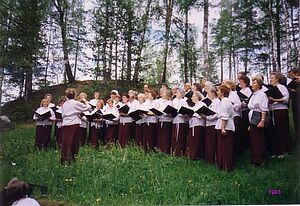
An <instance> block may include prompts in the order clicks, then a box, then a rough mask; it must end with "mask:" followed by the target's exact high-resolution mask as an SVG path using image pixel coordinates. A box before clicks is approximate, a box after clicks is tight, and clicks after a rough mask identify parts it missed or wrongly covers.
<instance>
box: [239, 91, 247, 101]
mask: <svg viewBox="0 0 300 206" xmlns="http://www.w3.org/2000/svg"><path fill="white" fill-rule="evenodd" d="M237 95H238V96H239V98H240V100H241V102H243V101H245V100H247V99H248V96H247V95H245V94H244V93H242V92H241V91H238V92H237Z"/></svg>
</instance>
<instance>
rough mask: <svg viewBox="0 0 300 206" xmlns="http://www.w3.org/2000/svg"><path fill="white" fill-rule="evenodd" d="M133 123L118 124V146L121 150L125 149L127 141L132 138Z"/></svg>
mask: <svg viewBox="0 0 300 206" xmlns="http://www.w3.org/2000/svg"><path fill="white" fill-rule="evenodd" d="M132 127H133V123H125V124H122V123H120V124H119V135H118V137H119V144H120V146H121V148H125V147H126V145H128V142H129V140H130V139H131V137H132Z"/></svg>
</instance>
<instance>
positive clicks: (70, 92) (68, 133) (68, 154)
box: [61, 88, 91, 164]
mask: <svg viewBox="0 0 300 206" xmlns="http://www.w3.org/2000/svg"><path fill="white" fill-rule="evenodd" d="M66 96H67V98H68V100H67V101H66V102H65V103H64V104H63V106H62V107H61V112H62V118H63V123H62V129H63V131H62V132H63V133H62V150H61V164H65V163H70V161H71V160H75V154H76V145H77V144H78V129H79V126H80V124H81V119H80V114H81V113H82V112H85V111H88V110H90V109H91V106H90V105H89V103H88V102H87V101H86V100H83V102H84V103H82V102H79V101H76V100H75V96H76V90H75V89H74V88H68V89H67V90H66Z"/></svg>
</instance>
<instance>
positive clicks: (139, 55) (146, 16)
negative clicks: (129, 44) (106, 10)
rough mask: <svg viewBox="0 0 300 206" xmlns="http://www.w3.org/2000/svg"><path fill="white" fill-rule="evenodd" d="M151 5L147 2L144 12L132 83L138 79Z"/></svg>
mask: <svg viewBox="0 0 300 206" xmlns="http://www.w3.org/2000/svg"><path fill="white" fill-rule="evenodd" d="M151 3H152V0H148V1H147V7H146V12H145V14H144V17H143V31H142V34H141V40H140V42H139V44H138V51H137V59H136V63H135V67H134V74H133V81H134V83H137V82H138V79H139V70H140V67H141V60H142V50H143V48H144V43H145V34H146V31H147V24H148V19H149V13H150V8H151Z"/></svg>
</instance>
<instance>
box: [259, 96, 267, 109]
mask: <svg viewBox="0 0 300 206" xmlns="http://www.w3.org/2000/svg"><path fill="white" fill-rule="evenodd" d="M259 107H260V111H261V112H268V111H269V100H268V97H267V95H266V94H265V93H262V95H261V100H260V104H259Z"/></svg>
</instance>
